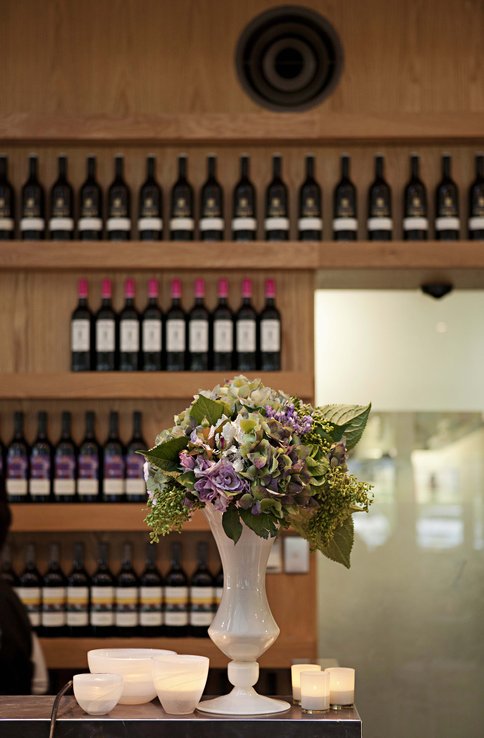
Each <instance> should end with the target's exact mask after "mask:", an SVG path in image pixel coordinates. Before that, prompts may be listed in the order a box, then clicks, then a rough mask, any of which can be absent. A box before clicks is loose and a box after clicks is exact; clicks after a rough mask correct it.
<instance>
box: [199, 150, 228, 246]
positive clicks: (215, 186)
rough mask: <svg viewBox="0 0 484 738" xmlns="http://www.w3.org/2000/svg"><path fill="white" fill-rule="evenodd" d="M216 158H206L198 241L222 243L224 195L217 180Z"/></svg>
mask: <svg viewBox="0 0 484 738" xmlns="http://www.w3.org/2000/svg"><path fill="white" fill-rule="evenodd" d="M216 170H217V157H216V156H213V154H212V155H211V156H208V157H207V179H206V180H205V183H204V185H203V187H202V190H201V193H200V239H201V240H202V241H223V239H224V228H225V224H224V193H223V189H222V187H221V186H220V184H219V182H218V180H217V173H216Z"/></svg>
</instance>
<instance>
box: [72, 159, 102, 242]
mask: <svg viewBox="0 0 484 738" xmlns="http://www.w3.org/2000/svg"><path fill="white" fill-rule="evenodd" d="M86 168H87V176H86V179H85V181H84V183H83V185H82V186H81V189H80V191H79V221H78V224H77V228H78V231H79V238H80V240H81V241H98V240H100V239H102V237H103V192H102V189H101V187H100V186H99V183H98V181H97V179H96V157H95V156H92V155H91V156H88V157H87V160H86Z"/></svg>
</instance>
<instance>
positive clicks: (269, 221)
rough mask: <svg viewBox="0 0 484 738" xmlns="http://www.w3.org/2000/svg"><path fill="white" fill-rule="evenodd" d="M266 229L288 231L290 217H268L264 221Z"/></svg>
mask: <svg viewBox="0 0 484 738" xmlns="http://www.w3.org/2000/svg"><path fill="white" fill-rule="evenodd" d="M264 227H265V229H266V231H288V230H289V218H279V217H278V218H274V217H271V218H266V219H265V221H264Z"/></svg>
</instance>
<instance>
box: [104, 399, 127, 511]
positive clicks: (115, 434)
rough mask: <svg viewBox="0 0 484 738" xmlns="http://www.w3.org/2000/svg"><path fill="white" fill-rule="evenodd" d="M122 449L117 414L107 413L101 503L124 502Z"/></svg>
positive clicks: (114, 412) (113, 412)
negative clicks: (107, 428)
mask: <svg viewBox="0 0 484 738" xmlns="http://www.w3.org/2000/svg"><path fill="white" fill-rule="evenodd" d="M124 477H125V473H124V448H123V444H122V443H121V441H120V438H119V414H118V413H117V412H116V411H115V410H111V412H110V413H109V435H108V440H107V442H106V444H105V446H104V458H103V495H102V499H103V502H124V500H125V498H126V495H125V488H124Z"/></svg>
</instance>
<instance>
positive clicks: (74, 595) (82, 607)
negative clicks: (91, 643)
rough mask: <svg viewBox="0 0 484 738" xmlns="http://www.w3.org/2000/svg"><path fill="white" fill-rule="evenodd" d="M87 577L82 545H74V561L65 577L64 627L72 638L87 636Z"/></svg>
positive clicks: (88, 586)
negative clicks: (65, 626)
mask: <svg viewBox="0 0 484 738" xmlns="http://www.w3.org/2000/svg"><path fill="white" fill-rule="evenodd" d="M89 588H90V582H89V576H88V574H87V572H86V570H85V568H84V544H83V543H82V542H80V541H78V542H77V543H74V559H73V565H72V569H71V571H70V573H69V574H68V576H67V591H66V625H67V628H68V630H69V635H71V636H74V637H78V638H80V637H82V636H87V635H88V634H89Z"/></svg>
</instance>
